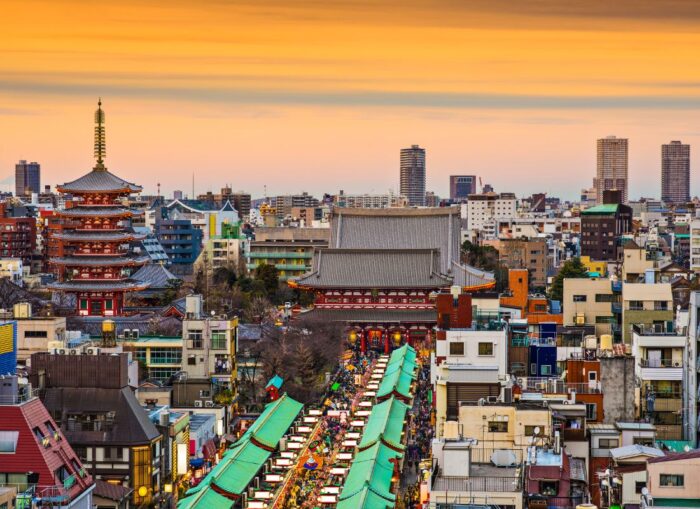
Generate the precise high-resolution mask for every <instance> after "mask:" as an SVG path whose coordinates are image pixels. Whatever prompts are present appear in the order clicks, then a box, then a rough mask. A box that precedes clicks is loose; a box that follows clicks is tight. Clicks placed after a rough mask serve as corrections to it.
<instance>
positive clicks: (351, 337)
mask: <svg viewBox="0 0 700 509" xmlns="http://www.w3.org/2000/svg"><path fill="white" fill-rule="evenodd" d="M348 341H350V344H351V345H354V344H355V343H356V342H357V332H355V331H350V334H348Z"/></svg>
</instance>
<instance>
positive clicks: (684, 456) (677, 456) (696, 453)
mask: <svg viewBox="0 0 700 509" xmlns="http://www.w3.org/2000/svg"><path fill="white" fill-rule="evenodd" d="M657 450H658V449H657ZM696 458H700V449H695V450H692V451H688V452H678V453H670V454H667V455H666V456H659V457H657V458H649V459H648V460H647V463H661V462H662V461H676V460H688V459H696Z"/></svg>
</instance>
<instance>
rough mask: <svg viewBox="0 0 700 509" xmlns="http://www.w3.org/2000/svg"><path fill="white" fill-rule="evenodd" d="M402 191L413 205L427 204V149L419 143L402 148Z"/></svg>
mask: <svg viewBox="0 0 700 509" xmlns="http://www.w3.org/2000/svg"><path fill="white" fill-rule="evenodd" d="M400 187H401V191H400V194H401V195H403V196H405V197H406V198H408V204H409V205H411V206H416V205H417V206H423V205H425V149H424V148H420V147H419V146H418V145H411V148H402V149H401V183H400Z"/></svg>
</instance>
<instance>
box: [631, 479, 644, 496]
mask: <svg viewBox="0 0 700 509" xmlns="http://www.w3.org/2000/svg"><path fill="white" fill-rule="evenodd" d="M646 487H647V483H646V481H635V483H634V492H635V493H636V494H638V495H640V494H641V493H642V489H644V488H646Z"/></svg>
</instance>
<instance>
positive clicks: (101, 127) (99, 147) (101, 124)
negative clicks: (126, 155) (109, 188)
mask: <svg viewBox="0 0 700 509" xmlns="http://www.w3.org/2000/svg"><path fill="white" fill-rule="evenodd" d="M106 155H107V141H106V139H105V112H104V111H102V98H101V97H100V98H99V99H98V101H97V110H96V111H95V158H96V159H97V164H95V167H94V168H93V169H94V170H101V171H105V170H106V169H107V168H106V167H105V165H104V160H105V156H106Z"/></svg>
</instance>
